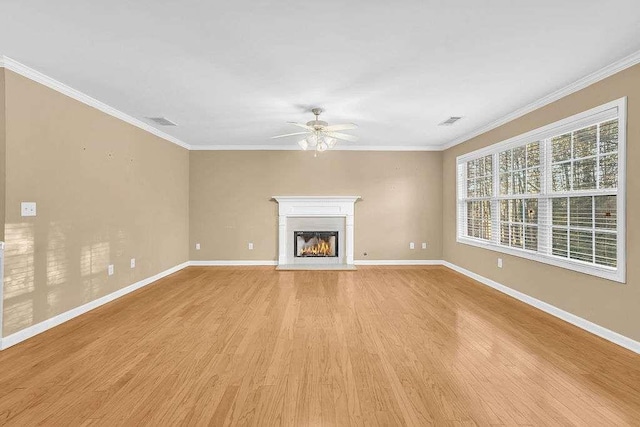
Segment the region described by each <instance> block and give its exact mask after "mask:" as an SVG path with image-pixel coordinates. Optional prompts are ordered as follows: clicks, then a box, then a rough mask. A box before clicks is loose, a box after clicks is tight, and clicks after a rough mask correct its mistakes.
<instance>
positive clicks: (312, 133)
mask: <svg viewBox="0 0 640 427" xmlns="http://www.w3.org/2000/svg"><path fill="white" fill-rule="evenodd" d="M311 112H312V113H313V114H314V115H315V116H316V119H315V120H311V121H309V122H307V123H306V124H303V123H296V122H287V123H289V124H292V125H294V126H298V127H300V128H303V129H304V131H303V132H294V133H287V134H285V135H278V136H272V137H271V139H275V138H285V137H288V136H297V135H307V136H306V137H305V138H304V139H301V140H300V141H298V145H299V146H300V148H302V149H303V150H307V149H309V148H311V149H313V150H314V151H315V152H314V156H317V155H318V153H321V152H323V151H326V150H328V149H330V148H333V147H335V145H336V143H337V142H338V140H342V141H351V142H352V141H357V140H358V137H357V136H354V135H349V134H346V133H341V132H337V131H341V130H350V129H356V128H357V127H358V126H357V125H355V124H353V123H346V124H341V125H331V126H329V123H327V122H324V121H322V120H319V117H320V114H321V113H322V108H313V109H311Z"/></svg>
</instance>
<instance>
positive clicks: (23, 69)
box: [0, 51, 640, 151]
mask: <svg viewBox="0 0 640 427" xmlns="http://www.w3.org/2000/svg"><path fill="white" fill-rule="evenodd" d="M639 63H640V51H637V52H635V53H632V54H631V55H629V56H626V57H624V58H622V59H620V60H618V61H616V62H614V63H612V64H609V65H607V66H606V67H603V68H601V69H600V70H598V71H596V72H594V73H591V74H589V75H587V76H585V77H583V78H581V79H579V80H576V81H575V82H573V83H571V84H569V85H567V86H565V87H563V88H561V89H559V90H556V91H555V92H552V93H550V94H548V95H546V96H544V97H542V98H540V99H538V100H537V101H534V102H532V103H530V104H528V105H526V106H524V107H522V108H519V109H517V110H515V111H513V112H511V113H509V114H507V115H505V116H503V117H501V118H499V119H497V120H494V121H492V122H490V123H487V124H486V125H484V126H481V127H479V128H477V129H475V130H473V131H471V132H469V133H466V134H464V135H462V136H460V137H458V138H455V139H453V140H451V141H449V142H448V143H445V144H442V145H431V146H424V145H399V146H393V145H384V146H367V145H350V146H349V145H344V144H341V145H338V146H337V147H335V148H333V149H332V150H331V151H444V150H447V149H449V148H451V147H454V146H456V145H458V144H461V143H463V142H465V141H468V140H470V139H472V138H475V137H476V136H478V135H482V134H483V133H486V132H488V131H490V130H493V129H495V128H497V127H499V126H502V125H504V124H506V123H509V122H510V121H512V120H515V119H517V118H519V117H522V116H524V115H525V114H528V113H530V112H532V111H535V110H537V109H539V108H542V107H544V106H545V105H548V104H551V103H552V102H555V101H557V100H559V99H561V98H564V97H565V96H567V95H570V94H572V93H575V92H577V91H579V90H581V89H584V88H586V87H587V86H590V85H592V84H594V83H597V82H599V81H601V80H604V79H606V78H607V77H610V76H612V75H614V74H616V73H619V72H620V71H623V70H625V69H627V68H629V67H632V66H634V65H636V64H639ZM0 68H6V69H8V70H11V71H13V72H15V73H17V74H20V75H21V76H23V77H26V78H28V79H31V80H33V81H35V82H38V83H40V84H43V85H45V86H47V87H49V88H51V89H53V90H56V91H58V92H60V93H62V94H64V95H67V96H69V97H70V98H73V99H75V100H77V101H80V102H82V103H84V104H86V105H89V106H91V107H94V108H96V109H98V110H100V111H102V112H104V113H107V114H109V115H111V116H113V117H116V118H118V119H120V120H122V121H124V122H127V123H129V124H131V125H133V126H136V127H137V128H140V129H142V130H144V131H147V132H149V133H151V134H153V135H155V136H157V137H159V138H162V139H164V140H166V141H169V142H171V143H173V144H176V145H178V146H180V147H182V148H186V149H187V150H194V151H298V150H299V148H298V147H297V146H296V145H295V144H291V145H264V144H263V145H216V144H207V145H196V144H187V143H186V142H184V141H181V140H180V139H178V138H176V137H174V136H171V135H169V134H167V133H164V132H162V131H160V130H158V129H156V128H154V127H153V126H151V125H149V124H148V123H145V122H143V121H141V120H139V119H136V118H135V117H132V116H130V115H128V114H126V113H123V112H122V111H119V110H117V109H115V108H113V107H111V106H109V105H107V104H105V103H103V102H101V101H98V100H97V99H95V98H92V97H90V96H89V95H86V94H84V93H82V92H80V91H78V90H76V89H73V88H71V87H69V86H67V85H65V84H64V83H61V82H59V81H57V80H55V79H52V78H51V77H48V76H46V75H44V74H42V73H40V72H39V71H36V70H34V69H32V68H29V67H27V66H26V65H24V64H21V63H20V62H18V61H15V60H13V59H11V58H9V57H7V56H3V55H0Z"/></svg>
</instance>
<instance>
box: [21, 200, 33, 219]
mask: <svg viewBox="0 0 640 427" xmlns="http://www.w3.org/2000/svg"><path fill="white" fill-rule="evenodd" d="M20 211H21V212H22V216H36V202H22V203H21V204H20Z"/></svg>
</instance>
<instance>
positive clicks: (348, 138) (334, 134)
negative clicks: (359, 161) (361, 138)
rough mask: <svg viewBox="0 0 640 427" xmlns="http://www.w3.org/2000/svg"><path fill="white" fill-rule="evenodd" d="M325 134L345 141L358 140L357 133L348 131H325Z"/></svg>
mask: <svg viewBox="0 0 640 427" xmlns="http://www.w3.org/2000/svg"><path fill="white" fill-rule="evenodd" d="M324 134H325V135H327V136H330V137H331V138H335V139H341V140H343V141H352V142H353V141H357V140H358V137H357V136H355V135H348V134H346V133H339V132H324Z"/></svg>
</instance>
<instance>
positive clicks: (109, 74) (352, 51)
mask: <svg viewBox="0 0 640 427" xmlns="http://www.w3.org/2000/svg"><path fill="white" fill-rule="evenodd" d="M638 50H640V1H638V0H609V1H607V2H603V1H602V0H537V1H528V2H524V1H513V0H489V1H483V2H480V1H477V0H458V1H449V2H443V1H436V0H405V1H401V2H390V1H379V0H375V1H371V0H370V1H363V0H357V1H354V0H352V1H335V0H325V1H310V2H302V1H255V0H254V1H247V0H233V1H227V2H222V1H206V0H202V1H193V0H191V1H182V2H174V1H166V0H154V1H151V0H136V1H122V0H112V1H109V2H89V1H86V0H71V1H65V2H54V1H50V0H49V1H47V0H36V1H24V0H2V2H1V4H0V53H1V54H4V55H6V56H8V57H10V58H12V59H14V60H16V61H19V62H21V63H23V64H25V65H27V66H29V67H31V68H34V69H36V70H38V71H40V72H42V73H44V74H46V75H48V76H50V77H52V78H54V79H56V80H59V81H61V82H63V83H65V84H67V85H69V86H71V87H73V88H75V89H77V90H79V91H82V92H84V93H86V94H88V95H90V96H92V97H94V98H96V99H98V100H100V101H102V102H104V103H106V104H108V105H111V106H112V107H115V108H117V109H118V110H121V111H123V112H124V113H126V114H129V115H131V116H133V117H136V118H140V119H144V118H145V117H149V116H164V117H167V118H168V119H170V120H172V121H174V122H176V123H178V124H179V126H178V127H176V128H167V127H161V126H158V129H161V130H162V131H164V132H166V133H168V134H170V135H172V136H174V137H177V138H179V139H180V140H182V141H184V142H186V143H187V144H191V145H194V146H195V145H232V146H246V145H282V144H285V145H289V144H290V145H291V146H295V145H296V144H295V142H296V141H295V139H291V140H288V141H287V140H271V139H269V137H270V136H272V135H277V134H281V133H288V132H295V128H292V127H290V126H288V125H286V124H285V122H287V121H307V120H310V119H311V118H312V115H311V114H310V113H308V112H306V111H307V110H308V109H309V108H310V107H313V106H320V107H322V108H324V109H325V110H326V113H325V114H324V115H323V119H325V120H326V121H328V122H329V123H338V122H355V123H357V124H358V125H359V126H360V128H359V129H358V130H356V131H354V132H352V133H356V134H358V135H359V136H360V141H359V142H358V143H357V145H365V146H372V147H375V146H378V147H381V146H394V147H401V146H405V147H406V146H420V147H429V146H432V147H436V146H439V145H443V144H446V143H448V142H450V141H452V140H455V139H457V138H459V137H460V136H462V135H465V134H468V133H470V132H472V131H474V130H475V129H478V128H480V127H482V126H484V125H486V124H487V123H489V122H492V121H493V120H496V119H498V118H500V117H502V116H504V115H505V114H508V113H510V112H512V111H514V110H516V109H518V108H520V107H523V106H525V105H527V104H529V103H531V102H533V101H535V100H537V99H539V98H541V97H542V96H544V95H547V94H548V93H550V92H553V91H555V90H558V89H560V88H562V87H564V86H566V85H567V84H570V83H572V82H574V81H576V80H577V79H579V78H581V77H583V76H585V75H587V74H589V73H591V72H594V71H596V70H598V69H599V68H601V67H603V66H606V65H608V64H610V63H612V62H614V61H616V60H618V59H620V58H622V57H624V56H626V55H628V54H631V53H633V52H635V51H638ZM449 116H463V117H464V118H463V119H462V120H461V121H459V122H458V123H457V124H456V125H454V126H452V127H438V126H437V124H438V123H439V122H441V121H443V120H445V119H446V118H448V117H449ZM341 144H350V143H347V142H343V143H341ZM351 144H353V143H351Z"/></svg>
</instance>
